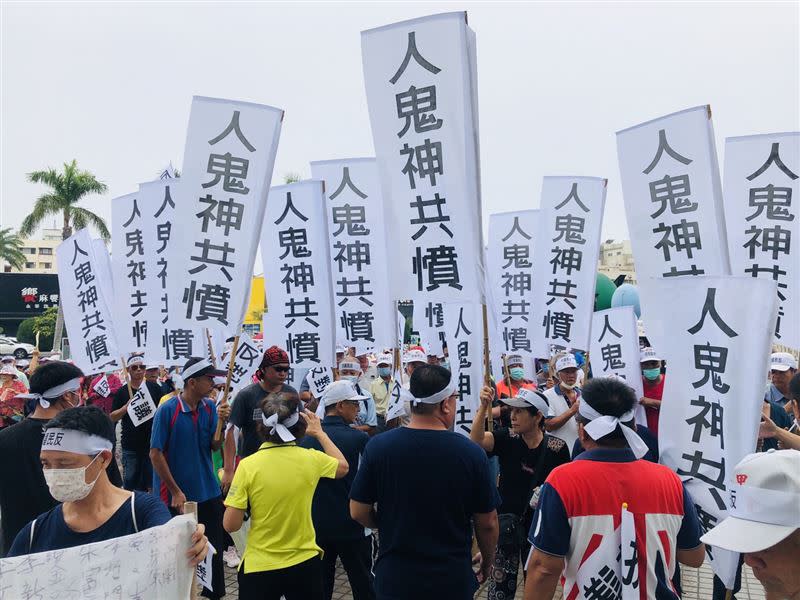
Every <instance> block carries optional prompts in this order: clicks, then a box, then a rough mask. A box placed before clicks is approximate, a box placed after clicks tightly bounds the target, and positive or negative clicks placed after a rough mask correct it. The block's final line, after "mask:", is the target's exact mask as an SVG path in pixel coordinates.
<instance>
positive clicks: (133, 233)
mask: <svg viewBox="0 0 800 600" xmlns="http://www.w3.org/2000/svg"><path fill="white" fill-rule="evenodd" d="M145 225H146V221H145V217H143V215H142V206H141V200H140V199H139V197H138V194H127V195H125V196H120V197H119V198H114V199H113V200H112V201H111V269H112V274H113V277H114V284H113V285H114V292H115V293H114V295H113V300H112V301H111V303H110V304H111V311H112V314H113V317H114V326H115V328H116V332H117V344H118V345H119V351H120V352H122V354H123V355H125V356H127V355H129V354H130V353H132V352H142V351H144V349H145V348H146V346H147V312H148V310H149V306H150V304H151V303H152V302H154V301H155V298H153V297H152V295H151V294H150V293H149V286H148V280H149V278H150V277H151V276H152V273H151V272H149V271H148V270H147V269H146V268H145V260H146V257H147V255H148V253H149V252H151V249H149V248H145V245H144V228H145Z"/></svg>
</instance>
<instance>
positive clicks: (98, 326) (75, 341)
mask: <svg viewBox="0 0 800 600" xmlns="http://www.w3.org/2000/svg"><path fill="white" fill-rule="evenodd" d="M97 262H98V261H97V260H96V259H95V253H94V251H93V248H92V238H91V237H89V232H88V231H87V230H86V229H81V230H80V231H78V232H77V233H75V234H74V235H72V236H71V237H70V238H68V239H66V240H64V241H63V242H61V244H59V246H58V248H56V264H57V266H58V289H59V293H60V296H61V308H62V310H63V311H64V327H65V328H66V330H67V337H68V338H69V347H70V353H71V355H72V360H73V361H75V364H76V365H77V366H78V368H80V369H81V370H82V371H83V372H84V373H86V374H87V375H89V374H93V373H102V372H104V371H107V370H109V369H115V368H117V367H118V366H119V364H118V361H117V359H118V357H119V356H120V351H119V349H118V347H117V340H116V336H115V333H114V325H113V323H112V321H111V310H110V308H109V307H108V305H107V304H106V298H110V297H111V296H110V295H109V292H108V291H106V290H103V289H102V282H103V279H102V278H101V276H100V273H101V269H100V268H99V267H98V264H97Z"/></svg>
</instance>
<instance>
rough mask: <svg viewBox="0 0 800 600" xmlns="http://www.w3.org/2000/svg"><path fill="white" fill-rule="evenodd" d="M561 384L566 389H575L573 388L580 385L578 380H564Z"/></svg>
mask: <svg viewBox="0 0 800 600" xmlns="http://www.w3.org/2000/svg"><path fill="white" fill-rule="evenodd" d="M560 385H561V387H562V388H563V389H565V390H571V389H573V388H576V387H577V386H578V383H577V382H575V383H564V382H563V381H562V382H561V383H560Z"/></svg>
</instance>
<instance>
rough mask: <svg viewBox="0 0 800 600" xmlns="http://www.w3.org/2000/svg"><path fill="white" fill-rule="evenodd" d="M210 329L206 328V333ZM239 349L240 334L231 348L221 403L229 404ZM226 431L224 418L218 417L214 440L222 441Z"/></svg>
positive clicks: (234, 339)
mask: <svg viewBox="0 0 800 600" xmlns="http://www.w3.org/2000/svg"><path fill="white" fill-rule="evenodd" d="M207 332H208V330H206V333H207ZM238 349H239V335H238V334H237V335H236V337H235V338H233V348H231V359H230V360H229V361H228V374H227V375H226V377H225V391H224V392H222V401H221V404H224V405H227V404H228V394H229V393H230V391H231V376H232V375H233V365H234V364H235V363H236V351H237V350H238ZM224 431H225V423H224V422H223V421H222V419H217V430H216V431H215V432H214V441H215V442H220V441H222V436H223V432H224Z"/></svg>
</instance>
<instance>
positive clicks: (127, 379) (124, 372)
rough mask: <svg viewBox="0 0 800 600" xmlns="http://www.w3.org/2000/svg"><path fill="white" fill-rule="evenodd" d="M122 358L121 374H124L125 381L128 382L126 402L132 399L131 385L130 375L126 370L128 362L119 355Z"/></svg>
mask: <svg viewBox="0 0 800 600" xmlns="http://www.w3.org/2000/svg"><path fill="white" fill-rule="evenodd" d="M120 359H121V360H122V374H123V375H124V376H125V383H127V384H128V402H130V401H131V400H133V386H131V375H130V373H129V372H128V363H127V362H126V361H125V357H124V356H120Z"/></svg>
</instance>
